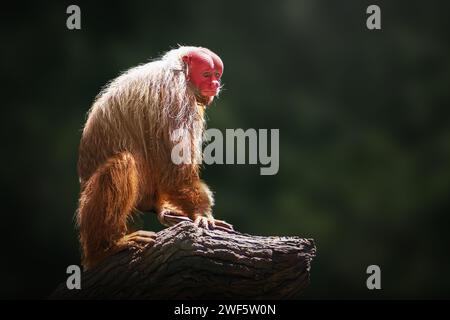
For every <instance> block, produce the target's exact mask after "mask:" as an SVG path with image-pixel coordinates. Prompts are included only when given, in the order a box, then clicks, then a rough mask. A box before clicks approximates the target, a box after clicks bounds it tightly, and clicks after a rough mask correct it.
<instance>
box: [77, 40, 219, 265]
mask: <svg viewBox="0 0 450 320" xmlns="http://www.w3.org/2000/svg"><path fill="white" fill-rule="evenodd" d="M189 50H199V48H194V47H180V48H178V49H175V50H172V51H169V52H168V53H167V54H166V55H164V56H163V57H162V58H161V59H160V60H156V61H153V62H150V63H147V64H144V65H141V66H138V67H136V68H132V69H130V70H129V71H127V72H125V73H123V74H122V75H120V76H119V77H118V78H116V79H115V80H113V81H112V82H111V83H110V84H108V85H107V86H106V87H105V88H104V89H103V90H102V92H101V93H100V94H99V96H98V97H97V99H96V100H95V102H94V104H93V105H92V107H91V109H90V110H89V113H88V119H87V122H86V124H85V126H84V130H83V134H82V138H81V142H80V147H79V161H78V173H79V177H80V183H81V196H80V200H79V208H78V215H77V222H78V227H79V230H80V243H81V247H82V251H83V265H84V266H85V267H86V268H90V267H92V266H94V265H95V264H97V263H98V262H99V261H100V260H102V259H103V258H104V257H105V256H107V255H110V254H111V253H113V252H115V251H116V250H119V249H120V248H121V246H122V245H123V241H122V240H123V239H124V237H125V236H126V235H127V234H128V233H129V230H128V228H127V220H128V219H129V217H130V215H131V214H132V212H133V210H135V209H137V210H139V211H149V210H155V211H156V212H157V213H158V214H159V215H158V217H159V218H160V220H161V221H162V222H163V223H165V224H170V223H169V222H167V221H164V220H163V215H161V213H163V212H166V211H167V212H171V213H174V214H177V215H184V216H188V217H190V218H191V219H192V220H194V219H195V218H196V217H197V216H198V215H206V216H210V215H211V206H212V204H213V198H212V194H211V192H210V191H209V189H208V187H207V186H206V185H205V184H204V183H202V182H201V181H200V179H199V163H200V162H201V155H202V150H201V142H202V135H203V131H204V114H203V113H204V107H205V106H204V105H203V104H202V103H198V102H197V100H198V99H196V93H195V92H194V91H195V90H192V89H191V88H190V86H189V84H188V83H187V81H186V75H185V69H186V66H185V65H184V64H183V62H182V60H181V57H182V55H183V54H185V53H186V52H188V51H189ZM200 50H203V49H200ZM176 129H183V130H186V132H188V138H189V139H188V141H189V143H190V144H191V146H190V147H191V150H192V152H191V157H192V161H191V164H182V165H175V164H174V163H173V162H172V161H171V150H172V148H173V146H174V144H176V143H178V141H172V139H171V133H172V132H173V131H174V130H176Z"/></svg>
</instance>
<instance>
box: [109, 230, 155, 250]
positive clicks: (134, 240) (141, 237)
mask: <svg viewBox="0 0 450 320" xmlns="http://www.w3.org/2000/svg"><path fill="white" fill-rule="evenodd" d="M155 241H156V233H155V232H152V231H145V230H139V231H136V232H133V233H130V234H127V235H125V236H124V237H123V238H122V239H120V240H119V242H118V243H117V247H118V248H123V247H130V246H131V247H139V248H143V247H146V246H153V245H154V244H155Z"/></svg>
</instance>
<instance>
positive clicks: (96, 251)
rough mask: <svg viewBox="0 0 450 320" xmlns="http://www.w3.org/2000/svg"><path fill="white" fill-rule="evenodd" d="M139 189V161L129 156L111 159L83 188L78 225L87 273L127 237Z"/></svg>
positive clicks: (123, 153)
mask: <svg viewBox="0 0 450 320" xmlns="http://www.w3.org/2000/svg"><path fill="white" fill-rule="evenodd" d="M138 185H139V182H138V173H137V167H136V161H135V158H134V157H133V155H132V154H131V153H129V152H122V153H119V154H117V155H115V156H113V157H111V158H109V159H108V160H107V161H106V163H105V164H103V165H102V166H100V167H99V168H98V169H97V170H96V171H95V173H94V174H93V175H92V176H91V177H90V178H89V180H88V181H87V182H86V184H85V185H84V188H83V190H82V192H81V196H80V201H79V207H78V214H77V223H78V227H79V232H80V244H81V249H82V264H83V266H84V268H85V269H88V268H91V267H92V266H94V265H95V264H97V263H98V262H99V261H100V260H102V259H103V258H105V257H106V256H108V255H109V254H111V251H112V250H114V249H116V246H117V243H118V241H119V240H120V239H121V238H122V237H123V236H125V234H126V232H127V219H128V217H129V216H130V215H131V214H132V212H133V209H134V207H135V206H136V202H137V198H138V192H139V191H138Z"/></svg>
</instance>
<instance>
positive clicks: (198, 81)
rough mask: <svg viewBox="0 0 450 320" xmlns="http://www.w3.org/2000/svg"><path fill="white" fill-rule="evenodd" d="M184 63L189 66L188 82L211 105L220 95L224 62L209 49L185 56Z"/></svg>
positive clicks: (192, 52)
mask: <svg viewBox="0 0 450 320" xmlns="http://www.w3.org/2000/svg"><path fill="white" fill-rule="evenodd" d="M183 61H184V62H185V63H187V65H188V68H187V70H188V74H187V77H188V81H189V82H190V83H191V84H192V85H194V86H195V88H196V89H197V91H198V93H199V94H200V95H202V96H203V97H204V98H206V100H207V101H208V102H209V103H211V101H212V100H213V99H214V97H215V96H216V95H217V94H218V93H219V88H220V78H221V77H222V73H223V63H222V60H221V59H220V58H219V56H218V55H216V54H215V53H213V52H212V51H210V50H208V49H198V50H195V51H191V52H189V53H188V54H187V55H185V56H184V57H183Z"/></svg>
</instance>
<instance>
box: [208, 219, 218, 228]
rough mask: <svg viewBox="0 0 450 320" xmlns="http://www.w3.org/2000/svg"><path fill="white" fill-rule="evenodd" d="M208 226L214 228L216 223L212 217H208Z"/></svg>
mask: <svg viewBox="0 0 450 320" xmlns="http://www.w3.org/2000/svg"><path fill="white" fill-rule="evenodd" d="M208 227H209V229H210V230H214V229H215V228H216V223H215V221H214V219H208Z"/></svg>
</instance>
